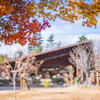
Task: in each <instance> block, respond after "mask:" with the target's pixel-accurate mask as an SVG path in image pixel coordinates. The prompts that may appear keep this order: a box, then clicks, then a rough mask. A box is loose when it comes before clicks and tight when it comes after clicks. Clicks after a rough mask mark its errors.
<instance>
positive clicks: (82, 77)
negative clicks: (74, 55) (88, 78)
mask: <svg viewBox="0 0 100 100" xmlns="http://www.w3.org/2000/svg"><path fill="white" fill-rule="evenodd" d="M80 59H81V78H82V81H83V79H84V78H83V53H81V58H80Z"/></svg>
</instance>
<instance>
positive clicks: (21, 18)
mask: <svg viewBox="0 0 100 100" xmlns="http://www.w3.org/2000/svg"><path fill="white" fill-rule="evenodd" d="M30 3H31V2H30V0H25V1H24V0H2V1H1V2H0V7H1V6H2V7H1V8H0V9H1V12H0V41H2V42H4V43H5V44H6V45H12V44H13V43H19V44H21V45H25V44H26V43H27V42H29V43H33V44H34V45H35V44H36V42H35V41H36V40H37V39H36V38H35V37H34V38H33V37H32V35H33V34H35V33H37V32H41V30H44V29H45V28H46V27H50V25H49V23H48V21H47V20H43V22H42V23H39V22H38V20H37V19H35V18H31V20H30V16H29V13H28V10H27V9H26V6H29V5H30ZM4 8H5V9H4ZM11 8H12V9H11ZM6 11H7V13H5V12H6Z"/></svg>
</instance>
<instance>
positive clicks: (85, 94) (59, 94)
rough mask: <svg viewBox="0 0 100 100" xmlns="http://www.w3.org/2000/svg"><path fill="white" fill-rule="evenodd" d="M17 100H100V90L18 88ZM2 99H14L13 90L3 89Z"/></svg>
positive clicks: (0, 95) (0, 94)
mask: <svg viewBox="0 0 100 100" xmlns="http://www.w3.org/2000/svg"><path fill="white" fill-rule="evenodd" d="M16 98H17V100H100V91H97V89H96V88H82V87H74V86H72V87H66V88H64V87H62V88H33V89H30V90H17V91H16ZM0 100H13V91H12V90H6V91H5V90H1V91H0Z"/></svg>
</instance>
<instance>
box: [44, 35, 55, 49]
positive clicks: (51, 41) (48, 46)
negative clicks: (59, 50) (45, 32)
mask: <svg viewBox="0 0 100 100" xmlns="http://www.w3.org/2000/svg"><path fill="white" fill-rule="evenodd" d="M47 42H48V43H47V44H46V49H47V50H50V49H54V48H55V45H56V43H54V35H53V34H51V35H50V36H49V37H48V39H47Z"/></svg>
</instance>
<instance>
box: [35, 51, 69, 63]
mask: <svg viewBox="0 0 100 100" xmlns="http://www.w3.org/2000/svg"><path fill="white" fill-rule="evenodd" d="M66 55H69V53H66V54H61V55H57V56H53V57H49V58H48V57H47V58H44V59H41V60H44V61H46V60H50V59H55V58H58V57H63V56H66ZM41 60H37V61H36V62H40V61H41Z"/></svg>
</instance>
